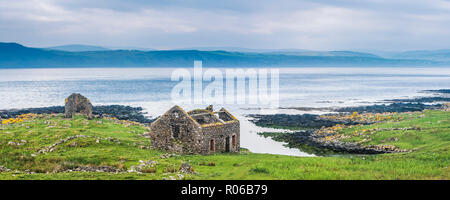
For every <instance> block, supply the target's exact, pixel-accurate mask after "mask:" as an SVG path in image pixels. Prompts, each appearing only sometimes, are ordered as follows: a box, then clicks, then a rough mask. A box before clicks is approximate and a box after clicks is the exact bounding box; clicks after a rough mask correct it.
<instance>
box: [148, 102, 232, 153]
mask: <svg viewBox="0 0 450 200" xmlns="http://www.w3.org/2000/svg"><path fill="white" fill-rule="evenodd" d="M150 127H151V132H150V138H151V143H152V146H153V147H155V148H158V149H162V150H166V151H171V152H175V153H184V154H210V153H216V152H239V148H240V142H239V138H240V128H239V121H238V120H237V119H236V118H235V117H234V116H233V115H232V114H230V113H229V112H228V111H227V110H226V109H225V108H222V109H220V110H219V111H217V112H213V107H212V106H208V108H206V109H196V110H192V111H189V112H186V111H184V110H183V109H182V108H181V107H179V106H174V107H172V108H171V109H170V110H168V111H167V112H166V113H164V114H163V115H161V117H159V118H158V119H157V120H156V121H155V122H153V123H152V124H151V126H150Z"/></svg>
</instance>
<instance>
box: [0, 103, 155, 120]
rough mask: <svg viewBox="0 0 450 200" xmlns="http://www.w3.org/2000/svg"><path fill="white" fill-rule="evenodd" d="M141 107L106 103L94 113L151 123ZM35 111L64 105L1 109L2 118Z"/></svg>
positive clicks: (48, 111) (53, 110) (55, 111)
mask: <svg viewBox="0 0 450 200" xmlns="http://www.w3.org/2000/svg"><path fill="white" fill-rule="evenodd" d="M142 110H143V109H142V108H141V107H131V106H123V105H106V106H94V107H93V111H92V114H94V115H97V116H108V117H115V118H117V119H120V120H129V121H134V122H139V123H151V122H153V121H154V119H148V118H146V117H145V116H144V114H146V113H143V112H142ZM27 113H35V114H52V113H53V114H60V113H64V106H51V107H42V108H26V109H11V110H0V118H3V119H9V118H15V117H17V116H19V115H21V114H27Z"/></svg>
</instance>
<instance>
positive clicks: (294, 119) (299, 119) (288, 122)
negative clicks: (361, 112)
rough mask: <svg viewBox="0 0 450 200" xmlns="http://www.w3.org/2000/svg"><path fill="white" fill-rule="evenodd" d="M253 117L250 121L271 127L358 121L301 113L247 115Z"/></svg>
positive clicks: (307, 127)
mask: <svg viewBox="0 0 450 200" xmlns="http://www.w3.org/2000/svg"><path fill="white" fill-rule="evenodd" d="M249 117H251V118H253V119H251V120H250V121H251V122H253V123H255V124H256V125H258V126H264V127H271V126H284V127H299V128H304V129H310V128H321V127H330V126H334V125H336V124H344V125H356V124H359V122H353V121H350V120H347V121H342V120H331V119H324V118H320V117H319V115H312V114H303V115H287V114H275V115H256V114H254V115H249Z"/></svg>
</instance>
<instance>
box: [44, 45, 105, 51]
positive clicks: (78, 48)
mask: <svg viewBox="0 0 450 200" xmlns="http://www.w3.org/2000/svg"><path fill="white" fill-rule="evenodd" d="M46 49H50V50H60V51H71V52H81V51H109V50H111V49H108V48H105V47H100V46H91V45H81V44H70V45H62V46H55V47H47V48H46Z"/></svg>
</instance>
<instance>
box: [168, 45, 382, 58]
mask: <svg viewBox="0 0 450 200" xmlns="http://www.w3.org/2000/svg"><path fill="white" fill-rule="evenodd" d="M177 50H199V51H229V52H246V53H267V54H283V55H297V56H350V57H351V56H358V57H379V56H377V55H375V54H370V53H364V52H356V51H311V50H305V49H249V48H240V47H192V48H183V49H177Z"/></svg>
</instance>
